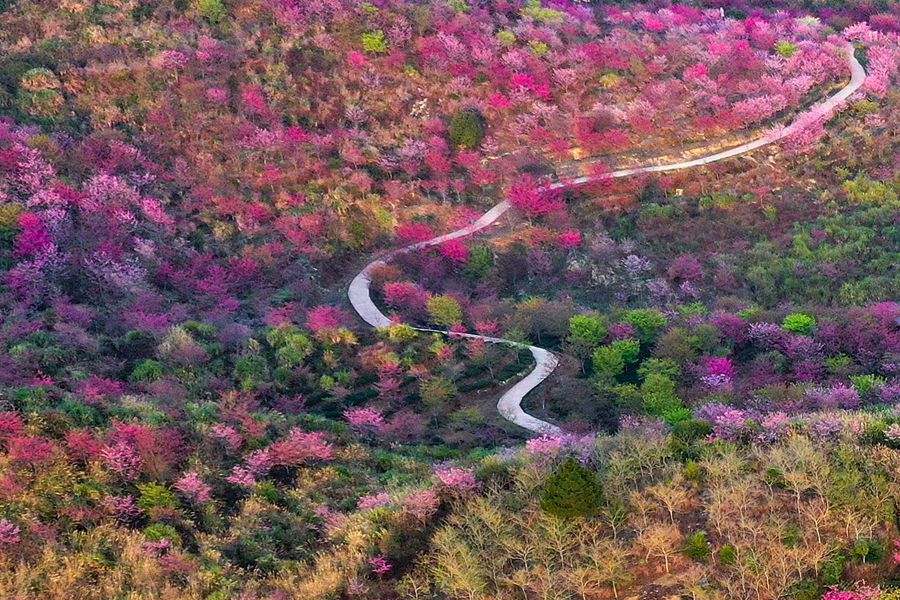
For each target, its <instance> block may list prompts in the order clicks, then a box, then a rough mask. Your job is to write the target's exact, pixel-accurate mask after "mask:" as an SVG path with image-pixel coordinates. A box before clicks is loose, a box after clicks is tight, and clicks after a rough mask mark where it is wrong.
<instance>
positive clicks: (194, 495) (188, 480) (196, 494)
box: [175, 471, 212, 504]
mask: <svg viewBox="0 0 900 600" xmlns="http://www.w3.org/2000/svg"><path fill="white" fill-rule="evenodd" d="M175 489H176V490H178V491H179V492H181V494H182V495H184V497H185V498H188V499H189V500H191V501H192V502H196V503H197V504H204V503H206V502H209V501H210V499H211V498H212V493H211V492H212V488H211V487H210V486H209V485H208V484H207V483H205V482H204V481H203V479H201V478H200V475H199V474H198V473H197V472H195V471H188V472H187V473H185V474H184V475H182V476H181V478H180V479H179V480H178V481H176V482H175Z"/></svg>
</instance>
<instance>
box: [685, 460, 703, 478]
mask: <svg viewBox="0 0 900 600" xmlns="http://www.w3.org/2000/svg"><path fill="white" fill-rule="evenodd" d="M681 476H682V477H684V478H685V480H687V481H690V482H692V483H700V482H702V481H703V468H702V467H701V466H700V465H699V464H698V463H697V462H695V461H693V460H689V461H688V462H687V464H686V465H684V469H683V470H682V471H681Z"/></svg>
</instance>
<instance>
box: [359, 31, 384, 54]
mask: <svg viewBox="0 0 900 600" xmlns="http://www.w3.org/2000/svg"><path fill="white" fill-rule="evenodd" d="M362 47H363V50H365V51H366V52H367V53H368V54H384V53H386V52H387V51H388V45H387V40H385V38H384V32H383V31H381V30H380V29H379V30H378V31H373V32H369V33H364V34H362Z"/></svg>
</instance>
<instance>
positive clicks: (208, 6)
mask: <svg viewBox="0 0 900 600" xmlns="http://www.w3.org/2000/svg"><path fill="white" fill-rule="evenodd" d="M197 12H198V13H199V14H200V16H201V17H203V18H204V19H206V20H207V21H209V22H210V23H212V24H213V25H217V24H219V23H221V22H222V21H223V20H224V19H225V17H226V15H227V13H226V11H225V5H224V4H222V0H199V1H198V2H197Z"/></svg>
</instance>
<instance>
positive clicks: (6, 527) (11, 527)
mask: <svg viewBox="0 0 900 600" xmlns="http://www.w3.org/2000/svg"><path fill="white" fill-rule="evenodd" d="M21 541H22V530H21V528H19V526H18V525H16V524H15V523H13V522H12V521H10V520H9V519H0V550H2V549H4V548H6V547H8V546H15V545H16V544H18V543H19V542H21Z"/></svg>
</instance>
